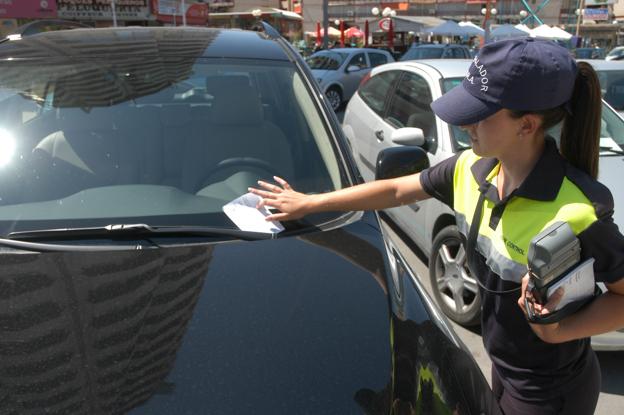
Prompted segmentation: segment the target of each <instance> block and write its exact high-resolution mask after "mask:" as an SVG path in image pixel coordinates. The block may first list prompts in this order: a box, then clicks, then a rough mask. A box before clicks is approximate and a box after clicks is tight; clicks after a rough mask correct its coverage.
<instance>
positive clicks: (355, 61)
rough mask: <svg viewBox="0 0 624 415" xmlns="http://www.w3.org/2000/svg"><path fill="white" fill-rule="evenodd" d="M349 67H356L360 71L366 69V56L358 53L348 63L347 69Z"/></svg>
mask: <svg viewBox="0 0 624 415" xmlns="http://www.w3.org/2000/svg"><path fill="white" fill-rule="evenodd" d="M349 66H357V67H358V68H360V69H366V68H368V64H367V63H366V54H364V53H358V54H356V55H355V56H353V57H352V58H351V60H350V61H349V64H348V65H347V68H348V67H349Z"/></svg>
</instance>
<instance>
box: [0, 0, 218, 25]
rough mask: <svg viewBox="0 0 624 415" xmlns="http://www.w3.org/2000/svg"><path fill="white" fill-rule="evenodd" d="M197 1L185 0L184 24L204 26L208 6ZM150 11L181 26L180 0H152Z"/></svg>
mask: <svg viewBox="0 0 624 415" xmlns="http://www.w3.org/2000/svg"><path fill="white" fill-rule="evenodd" d="M0 1H2V0H0ZM196 1H197V0H185V1H184V7H185V8H186V24H187V25H193V26H205V25H206V23H207V22H208V7H209V6H208V4H207V3H197V2H196ZM152 11H153V13H154V15H156V20H158V21H160V22H163V23H171V24H175V25H179V26H181V25H182V23H183V18H182V13H184V11H183V10H182V1H181V0H174V1H172V0H152Z"/></svg>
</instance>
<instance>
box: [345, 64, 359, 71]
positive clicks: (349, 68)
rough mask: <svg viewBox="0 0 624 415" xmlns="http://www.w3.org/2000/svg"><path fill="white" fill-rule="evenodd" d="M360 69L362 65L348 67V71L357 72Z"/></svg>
mask: <svg viewBox="0 0 624 415" xmlns="http://www.w3.org/2000/svg"><path fill="white" fill-rule="evenodd" d="M359 70H360V67H359V66H357V65H349V67H348V68H347V72H356V71H359Z"/></svg>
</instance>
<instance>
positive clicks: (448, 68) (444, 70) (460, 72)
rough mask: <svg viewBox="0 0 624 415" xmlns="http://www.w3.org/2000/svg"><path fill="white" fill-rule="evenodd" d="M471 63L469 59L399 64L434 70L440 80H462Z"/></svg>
mask: <svg viewBox="0 0 624 415" xmlns="http://www.w3.org/2000/svg"><path fill="white" fill-rule="evenodd" d="M471 62H472V60H471V59H418V60H412V61H402V62H400V63H402V64H405V65H407V66H415V67H419V66H421V67H422V66H426V67H427V68H429V69H434V70H435V71H436V72H437V73H438V74H439V75H440V76H441V77H442V78H463V77H465V76H466V73H467V72H468V67H469V66H470V63H471ZM388 65H392V64H388Z"/></svg>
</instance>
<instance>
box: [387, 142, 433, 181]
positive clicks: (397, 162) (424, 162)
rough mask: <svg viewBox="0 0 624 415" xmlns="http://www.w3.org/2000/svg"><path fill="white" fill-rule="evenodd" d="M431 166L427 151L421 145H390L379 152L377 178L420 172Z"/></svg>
mask: <svg viewBox="0 0 624 415" xmlns="http://www.w3.org/2000/svg"><path fill="white" fill-rule="evenodd" d="M428 167H429V157H427V152H425V150H423V149H422V148H420V147H389V148H385V149H383V150H381V151H380V152H379V154H377V163H376V168H375V180H381V179H392V178H395V177H401V176H407V175H409V174H414V173H418V172H420V171H423V170H424V169H426V168H428Z"/></svg>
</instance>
